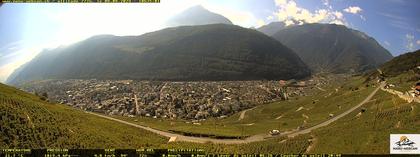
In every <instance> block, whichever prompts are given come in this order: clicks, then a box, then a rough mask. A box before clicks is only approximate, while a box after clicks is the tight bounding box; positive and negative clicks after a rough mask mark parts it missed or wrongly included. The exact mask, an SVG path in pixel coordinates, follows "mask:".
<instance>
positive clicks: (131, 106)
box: [23, 77, 331, 121]
mask: <svg viewBox="0 0 420 157" xmlns="http://www.w3.org/2000/svg"><path fill="white" fill-rule="evenodd" d="M328 81H331V80H330V78H329V79H326V78H322V77H319V78H311V79H308V80H305V81H296V80H288V81H285V80H280V81H217V82H211V81H205V82H200V81H197V82H165V81H135V80H96V79H90V80H77V79H74V80H47V81H40V82H36V83H32V84H30V85H26V86H24V87H23V89H24V90H26V91H28V92H32V93H35V94H38V95H43V97H48V98H47V99H48V100H49V101H53V102H58V103H62V104H67V105H70V106H73V107H76V108H80V109H83V110H86V111H93V112H97V113H103V114H107V115H122V116H129V117H134V116H145V117H152V118H170V119H176V118H179V119H185V120H194V121H199V120H205V119H207V118H209V117H218V118H225V117H227V116H229V115H231V114H234V113H236V112H240V111H242V110H244V109H248V108H252V107H254V106H256V105H259V104H265V103H270V102H274V101H281V100H287V99H289V98H293V97H298V96H305V94H307V91H308V89H311V88H315V87H317V86H321V85H324V84H327V83H328Z"/></svg>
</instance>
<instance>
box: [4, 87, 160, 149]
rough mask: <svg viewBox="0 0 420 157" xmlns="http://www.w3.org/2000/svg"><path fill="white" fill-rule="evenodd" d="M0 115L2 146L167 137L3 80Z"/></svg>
mask: <svg viewBox="0 0 420 157" xmlns="http://www.w3.org/2000/svg"><path fill="white" fill-rule="evenodd" d="M0 115H1V116H0V118H1V120H0V148H104V147H118V148H139V147H142V146H143V147H144V146H158V145H159V144H161V143H166V141H167V139H165V138H164V137H161V136H158V135H156V134H153V133H150V132H148V131H144V130H141V129H138V128H134V127H130V126H127V125H124V124H120V123H117V122H114V121H110V120H105V119H102V118H98V117H95V116H92V115H89V114H86V113H84V112H83V111H80V110H77V109H73V108H71V107H68V106H64V105H59V104H51V103H48V102H45V101H42V100H41V99H40V98H39V97H37V96H35V95H32V94H28V93H25V92H22V91H20V90H17V89H15V88H13V87H9V86H6V85H3V84H0ZM121 128H124V129H121Z"/></svg>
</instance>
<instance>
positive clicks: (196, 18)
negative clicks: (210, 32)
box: [166, 5, 232, 27]
mask: <svg viewBox="0 0 420 157" xmlns="http://www.w3.org/2000/svg"><path fill="white" fill-rule="evenodd" d="M207 24H232V22H231V21H230V20H229V19H227V18H226V17H224V16H222V15H219V14H216V13H213V12H210V11H208V10H207V9H205V8H204V7H202V6H200V5H198V6H194V7H191V8H188V9H186V10H184V11H183V12H181V13H179V14H177V15H175V16H173V17H172V18H171V19H169V20H168V21H167V22H166V25H168V26H170V27H175V26H192V25H207Z"/></svg>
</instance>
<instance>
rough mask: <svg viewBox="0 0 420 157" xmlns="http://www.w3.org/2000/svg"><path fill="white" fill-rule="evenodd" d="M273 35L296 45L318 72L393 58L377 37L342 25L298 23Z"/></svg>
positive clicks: (339, 70)
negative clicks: (374, 37)
mask: <svg viewBox="0 0 420 157" xmlns="http://www.w3.org/2000/svg"><path fill="white" fill-rule="evenodd" d="M273 37H274V38H275V39H277V40H279V41H280V42H281V43H283V44H284V45H286V46H287V47H289V48H291V49H293V50H294V51H295V52H296V53H297V54H298V55H299V56H300V57H301V58H302V60H303V61H304V62H305V63H306V64H307V65H308V66H309V67H310V68H311V69H312V70H313V71H315V72H321V71H327V72H334V73H345V72H352V71H356V72H358V71H365V70H367V69H372V68H375V67H377V66H379V65H381V64H382V63H384V62H386V61H388V60H390V59H392V55H391V54H390V53H389V52H388V51H387V50H386V49H385V48H383V47H382V46H381V45H379V44H378V42H377V41H376V40H375V39H373V38H372V37H369V36H368V35H366V34H365V33H363V32H360V31H357V30H353V29H349V28H347V27H345V26H342V25H335V24H304V25H297V26H292V27H287V28H285V29H282V30H280V31H278V32H277V33H275V34H274V35H273Z"/></svg>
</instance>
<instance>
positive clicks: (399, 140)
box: [389, 134, 420, 154]
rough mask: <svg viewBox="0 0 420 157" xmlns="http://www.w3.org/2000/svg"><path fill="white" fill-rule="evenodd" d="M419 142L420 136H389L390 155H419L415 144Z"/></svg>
mask: <svg viewBox="0 0 420 157" xmlns="http://www.w3.org/2000/svg"><path fill="white" fill-rule="evenodd" d="M419 142H420V134H391V135H390V142H389V144H390V153H391V154H420V149H419V146H418V144H417V143H419Z"/></svg>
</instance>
